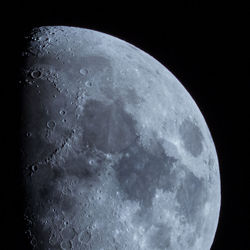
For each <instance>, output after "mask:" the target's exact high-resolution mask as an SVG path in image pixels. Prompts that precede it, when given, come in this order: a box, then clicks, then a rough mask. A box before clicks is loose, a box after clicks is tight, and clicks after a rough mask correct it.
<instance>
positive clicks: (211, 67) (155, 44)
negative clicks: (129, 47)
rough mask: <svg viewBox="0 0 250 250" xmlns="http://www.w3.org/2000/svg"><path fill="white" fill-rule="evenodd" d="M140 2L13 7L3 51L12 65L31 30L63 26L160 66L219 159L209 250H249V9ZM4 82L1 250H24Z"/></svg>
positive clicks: (11, 87) (8, 91) (10, 86)
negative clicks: (199, 120) (106, 38)
mask: <svg viewBox="0 0 250 250" xmlns="http://www.w3.org/2000/svg"><path fill="white" fill-rule="evenodd" d="M104 2H105V1H104ZM145 2H146V1H144V4H143V5H138V6H135V3H133V4H132V3H130V4H129V3H128V2H124V1H121V2H120V1H116V5H111V4H110V5H108V4H107V3H106V4H104V3H103V5H102V6H98V3H95V4H92V5H91V4H85V3H84V1H82V4H77V3H75V4H74V5H73V4H70V3H69V4H68V5H66V4H65V5H63V3H61V5H60V6H59V5H53V6H51V5H45V3H38V2H37V4H36V1H33V3H32V5H30V4H28V3H19V4H18V5H15V6H12V7H11V8H8V9H7V8H6V13H9V16H8V14H7V15H6V16H7V17H6V18H7V19H6V20H7V21H5V23H4V22H2V26H6V27H7V29H6V32H5V31H4V34H5V35H4V42H6V46H7V47H6V50H7V51H8V50H9V51H11V53H10V54H11V58H13V57H14V58H16V56H17V55H18V53H19V50H20V48H21V45H22V37H23V36H24V34H25V32H27V31H29V29H30V28H32V27H35V26H41V25H68V26H77V27H83V28H89V29H94V30H97V31H101V32H104V33H108V34H110V35H113V36H116V37H118V38H121V39H123V40H126V41H127V42H129V43H131V44H133V45H135V46H137V47H139V48H140V49H142V50H144V51H146V52H147V53H149V54H150V55H152V56H153V57H154V58H156V59H157V60H158V61H160V62H161V63H162V64H163V65H164V66H166V67H167V68H168V69H169V70H170V71H171V72H172V73H173V74H174V75H175V76H176V77H177V78H178V79H179V80H180V82H181V83H182V84H183V85H184V86H185V88H186V89H187V90H188V92H189V93H190V94H191V95H192V97H193V98H194V100H195V101H196V103H197V105H198V106H199V108H200V110H201V112H202V114H203V115H204V117H205V119H206V122H207V124H208V127H209V129H210V131H211V134H212V137H213V139H214V143H215V146H216V150H217V153H218V158H219V163H220V173H221V185H222V207H221V214H220V220H219V226H218V229H217V233H216V237H215V241H214V244H213V246H212V250H222V249H225V250H236V249H238V250H249V249H250V206H249V197H250V194H249V192H250V177H249V173H250V171H249V167H250V165H249V161H248V160H247V159H248V158H249V155H250V153H249V142H248V140H249V139H248V137H249V123H248V118H249V97H248V98H247V95H249V92H248V89H247V88H248V87H249V67H248V66H249V65H248V64H247V61H249V59H250V58H249V44H250V43H249V41H247V33H249V16H250V13H249V9H246V8H244V7H243V6H234V5H231V6H226V5H225V6H224V5H223V6H218V5H215V4H214V5H212V4H209V2H208V1H202V3H199V2H194V1H192V2H190V1H186V2H185V4H182V3H180V2H179V3H178V4H177V3H176V4H174V5H173V4H168V3H167V4H166V5H165V6H159V5H158V6H156V5H153V4H156V3H151V4H152V6H151V5H150V4H148V5H147V6H145V4H146V3H145ZM90 5H91V6H90ZM125 5H126V6H125ZM2 11H3V12H4V8H3V9H2ZM8 20H9V21H8ZM10 20H11V21H10ZM4 52H5V51H3V53H4ZM12 53H13V55H12ZM11 58H10V55H9V56H8V60H7V61H6V62H7V63H6V66H7V68H8V69H7V71H6V72H8V73H9V74H10V77H11V78H14V80H13V81H15V76H16V75H15V73H14V72H13V66H14V69H15V72H16V69H17V68H18V63H19V62H18V60H17V59H15V60H14V61H13V59H11ZM10 65H12V66H11V69H12V70H10V67H9V66H10ZM8 70H9V71H11V72H9V71H8ZM6 74H7V73H6ZM9 81H10V79H8V81H4V82H2V84H1V85H2V86H1V95H2V96H1V101H2V109H3V115H4V117H5V121H9V123H8V124H3V126H4V129H5V131H6V133H2V135H1V138H2V143H3V144H4V154H3V158H4V160H5V158H6V161H3V162H5V163H4V164H1V165H2V166H1V167H2V168H3V167H4V166H5V167H6V169H7V174H6V175H3V176H2V179H3V182H2V183H4V187H5V188H4V189H2V192H3V196H4V198H5V197H6V202H4V203H3V204H6V205H2V206H3V207H4V213H2V214H3V215H4V218H8V220H7V224H6V227H5V228H6V232H5V233H6V237H5V238H4V239H3V241H4V242H5V244H6V246H7V247H4V248H3V249H19V250H21V249H26V248H24V247H23V245H22V244H23V242H22V240H21V239H22V232H21V229H22V224H21V219H20V218H21V217H20V216H21V211H22V206H21V205H20V204H22V198H21V192H20V190H19V186H18V185H19V180H18V171H17V170H16V169H15V168H16V166H17V164H16V162H17V161H18V157H17V156H16V157H14V153H13V145H15V144H14V140H15V138H14V136H15V135H16V133H13V131H14V130H17V128H16V126H15V125H16V124H15V123H14V122H11V121H14V120H15V118H13V116H14V115H13V114H15V107H12V106H11V105H10V104H11V103H12V102H13V99H14V95H13V94H12V93H15V84H14V82H9ZM5 85H6V86H5ZM7 107H8V108H7ZM11 131H12V132H11ZM10 141H12V142H10ZM7 145H8V146H7ZM5 151H6V152H5ZM13 176H14V178H13ZM7 239H8V240H7ZM1 244H2V243H1Z"/></svg>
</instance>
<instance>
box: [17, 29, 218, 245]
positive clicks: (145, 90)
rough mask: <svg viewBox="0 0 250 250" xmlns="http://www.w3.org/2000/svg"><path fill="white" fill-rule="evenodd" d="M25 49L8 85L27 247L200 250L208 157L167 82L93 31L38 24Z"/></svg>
mask: <svg viewBox="0 0 250 250" xmlns="http://www.w3.org/2000/svg"><path fill="white" fill-rule="evenodd" d="M26 41H27V43H26V47H25V49H24V50H23V52H22V58H23V64H22V66H21V74H20V81H19V83H18V89H19V93H20V96H21V99H20V105H21V107H22V114H21V128H20V140H21V145H22V147H21V148H20V151H21V154H22V160H21V164H20V165H21V169H22V173H23V184H24V188H25V215H24V217H25V224H26V231H25V233H26V236H27V239H28V241H29V244H30V247H31V249H39V250H40V249H46V250H47V249H51V250H52V249H93V250H112V249H114V250H115V249H116V250H121V249H129V250H159V249H166V250H183V249H188V250H200V249H203V250H208V249H210V248H211V245H212V243H213V240H214V236H215V233H216V228H217V225H218V218H219V211H220V202H221V192H220V174H219V165H218V158H217V154H216V149H215V146H214V142H213V139H212V137H211V134H210V132H209V129H208V127H207V125H206V122H205V120H204V117H203V116H202V114H201V112H200V110H199V108H198V107H197V105H196V103H195V101H194V100H193V99H192V97H191V96H190V95H189V93H188V92H187V91H186V89H185V88H184V87H183V86H182V84H181V83H180V82H179V81H178V79H177V78H176V77H175V76H174V75H173V74H172V73H171V72H170V71H169V70H168V69H166V68H165V67H164V66H163V65H162V64H161V63H159V62H158V61H157V60H156V59H154V58H153V57H151V56H150V55H148V54H147V53H145V52H143V51H142V50H140V49H139V48H137V47H135V46H133V45H131V44H129V43H127V42H126V41H123V40H120V39H118V38H115V37H113V36H111V35H108V34H104V33H101V32H97V31H93V30H89V29H83V28H76V27H67V26H44V27H39V28H34V29H33V30H32V31H31V32H30V33H29V35H28V36H27V37H26Z"/></svg>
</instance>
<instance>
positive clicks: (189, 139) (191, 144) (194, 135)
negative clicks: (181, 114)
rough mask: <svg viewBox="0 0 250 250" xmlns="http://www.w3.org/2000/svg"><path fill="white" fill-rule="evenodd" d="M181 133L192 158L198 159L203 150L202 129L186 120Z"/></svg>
mask: <svg viewBox="0 0 250 250" xmlns="http://www.w3.org/2000/svg"><path fill="white" fill-rule="evenodd" d="M179 133H180V135H181V139H182V141H183V143H184V147H185V149H186V150H187V151H188V152H189V153H191V155H192V156H194V157H198V156H199V155H200V154H201V152H202V150H203V145H202V141H203V135H202V133H201V130H200V128H199V127H198V126H196V125H195V124H194V123H193V122H191V121H190V120H184V121H183V123H182V124H181V126H180V128H179Z"/></svg>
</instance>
